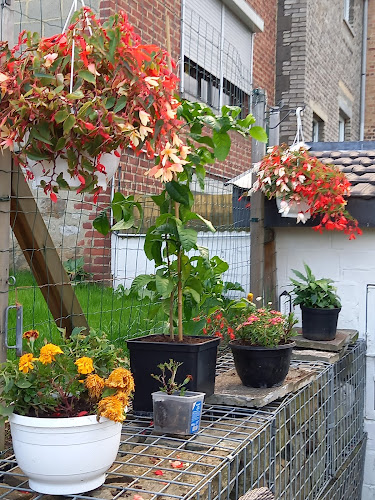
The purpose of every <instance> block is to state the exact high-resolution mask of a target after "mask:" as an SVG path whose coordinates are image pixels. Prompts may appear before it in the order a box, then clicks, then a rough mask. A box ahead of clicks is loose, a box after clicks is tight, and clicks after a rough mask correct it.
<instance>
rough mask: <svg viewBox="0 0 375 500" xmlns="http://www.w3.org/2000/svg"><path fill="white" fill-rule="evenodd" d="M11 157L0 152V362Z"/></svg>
mask: <svg viewBox="0 0 375 500" xmlns="http://www.w3.org/2000/svg"><path fill="white" fill-rule="evenodd" d="M11 168H12V159H11V153H10V151H9V150H8V149H7V150H5V151H4V153H3V154H0V363H4V362H5V361H6V359H7V349H6V345H5V309H6V308H7V307H8V288H9V287H8V278H9V244H10V234H9V217H10V215H9V214H10V178H11ZM4 448H5V428H4V425H1V426H0V450H4Z"/></svg>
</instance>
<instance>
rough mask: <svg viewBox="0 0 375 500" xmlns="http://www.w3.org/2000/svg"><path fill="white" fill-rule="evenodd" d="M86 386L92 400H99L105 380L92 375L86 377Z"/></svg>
mask: <svg viewBox="0 0 375 500" xmlns="http://www.w3.org/2000/svg"><path fill="white" fill-rule="evenodd" d="M85 386H86V387H87V389H88V391H89V396H90V398H91V399H99V398H100V396H101V394H102V392H103V389H104V379H102V378H101V377H99V375H96V374H95V373H92V374H91V375H88V376H87V377H86V380H85Z"/></svg>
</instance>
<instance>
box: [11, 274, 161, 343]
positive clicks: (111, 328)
mask: <svg viewBox="0 0 375 500" xmlns="http://www.w3.org/2000/svg"><path fill="white" fill-rule="evenodd" d="M15 277H16V286H15V287H12V286H11V287H9V288H10V289H9V304H10V305H12V304H14V303H15V302H16V301H17V302H19V303H20V304H22V306H23V329H24V331H26V330H29V329H31V328H35V329H37V330H38V331H39V332H40V334H41V336H42V337H43V338H47V340H48V341H54V340H56V339H57V338H58V336H59V335H60V333H59V331H58V330H57V329H56V327H55V322H54V321H53V318H52V316H51V314H50V312H49V309H48V307H47V304H46V301H45V300H44V297H43V295H42V292H41V291H40V290H39V288H38V286H37V284H36V282H35V280H34V278H33V276H32V274H31V273H30V272H29V271H20V272H17V273H15ZM74 289H75V292H76V295H77V298H78V300H79V302H80V304H81V307H82V310H83V312H84V314H85V316H86V318H87V321H88V323H89V325H90V327H91V328H93V329H99V330H103V331H105V332H106V333H107V334H108V335H109V337H110V338H111V339H112V340H113V341H116V343H117V342H118V343H120V344H121V343H122V342H121V340H124V339H127V338H130V337H135V336H137V335H142V334H143V333H146V332H150V331H153V330H154V328H155V327H156V326H157V324H159V325H160V319H159V320H158V319H156V320H152V321H151V320H149V319H148V308H149V301H148V300H147V299H144V300H142V301H140V300H138V301H137V300H135V299H134V298H131V297H128V296H126V295H124V294H122V295H121V294H118V293H116V291H115V290H113V288H110V287H104V286H100V285H96V284H92V283H83V284H77V285H74ZM14 320H15V310H11V311H10V312H9V330H10V339H11V341H12V342H13V340H12V337H13V338H14V332H13V328H14Z"/></svg>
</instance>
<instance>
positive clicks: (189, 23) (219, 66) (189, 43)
mask: <svg viewBox="0 0 375 500" xmlns="http://www.w3.org/2000/svg"><path fill="white" fill-rule="evenodd" d="M184 4H185V8H184V11H183V12H184V14H183V15H184V19H183V39H182V45H181V46H182V51H183V54H182V56H183V61H184V66H183V69H184V72H183V75H181V87H182V88H181V90H182V93H183V95H184V97H186V98H188V99H192V100H197V99H198V100H200V101H202V102H205V103H207V104H208V105H209V106H211V107H212V108H213V109H214V110H215V111H218V110H219V109H221V106H223V105H225V104H227V105H236V106H240V107H241V108H242V110H243V113H244V114H246V113H248V112H249V109H250V94H251V82H252V75H251V72H252V52H253V49H252V46H253V32H252V31H251V30H250V29H249V27H248V26H246V24H244V23H243V22H242V21H241V20H240V18H239V17H237V16H236V15H235V14H234V13H233V12H232V11H231V10H230V9H229V8H228V7H227V6H226V5H224V3H223V2H222V1H221V0H204V2H202V1H201V0H185V2H184Z"/></svg>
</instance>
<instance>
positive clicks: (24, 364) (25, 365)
mask: <svg viewBox="0 0 375 500" xmlns="http://www.w3.org/2000/svg"><path fill="white" fill-rule="evenodd" d="M37 359H38V358H34V357H33V355H32V354H31V352H29V353H27V354H24V355H23V356H21V357H20V360H19V364H18V369H19V371H20V372H23V373H29V371H30V370H33V369H34V365H33V363H32V362H33V361H36V360H37Z"/></svg>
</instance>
